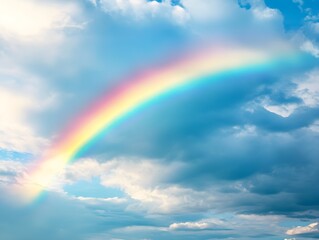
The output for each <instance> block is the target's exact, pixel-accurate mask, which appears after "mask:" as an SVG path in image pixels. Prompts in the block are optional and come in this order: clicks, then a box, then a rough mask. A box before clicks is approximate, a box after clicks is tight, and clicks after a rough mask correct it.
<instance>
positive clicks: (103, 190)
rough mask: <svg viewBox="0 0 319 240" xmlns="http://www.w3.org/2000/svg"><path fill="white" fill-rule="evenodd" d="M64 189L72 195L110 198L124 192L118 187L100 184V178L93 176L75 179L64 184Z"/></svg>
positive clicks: (121, 194)
mask: <svg viewBox="0 0 319 240" xmlns="http://www.w3.org/2000/svg"><path fill="white" fill-rule="evenodd" d="M63 189H64V191H66V192H67V193H68V194H69V195H72V196H81V197H93V198H112V197H124V196H125V194H124V193H123V192H122V191H121V190H120V189H118V188H112V187H106V186H103V185H101V184H100V178H98V177H94V178H92V179H91V180H87V181H84V180H82V181H77V182H75V183H72V184H68V185H65V186H64V188H63Z"/></svg>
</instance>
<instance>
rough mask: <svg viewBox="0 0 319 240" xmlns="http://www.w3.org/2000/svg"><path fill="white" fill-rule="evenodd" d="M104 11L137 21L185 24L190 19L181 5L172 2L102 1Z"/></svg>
mask: <svg viewBox="0 0 319 240" xmlns="http://www.w3.org/2000/svg"><path fill="white" fill-rule="evenodd" d="M98 3H99V4H97V1H96V2H93V4H94V5H95V6H97V5H100V6H101V8H102V9H103V11H105V12H106V13H108V14H111V15H114V14H120V15H124V16H130V17H131V18H133V19H135V20H147V19H149V18H163V19H168V20H170V21H173V22H176V23H179V24H184V23H185V22H186V21H187V19H188V17H189V16H188V13H187V12H186V11H185V9H184V8H183V7H181V6H180V5H172V4H171V2H170V1H168V0H164V1H145V0H120V1H118V0H100V1H98Z"/></svg>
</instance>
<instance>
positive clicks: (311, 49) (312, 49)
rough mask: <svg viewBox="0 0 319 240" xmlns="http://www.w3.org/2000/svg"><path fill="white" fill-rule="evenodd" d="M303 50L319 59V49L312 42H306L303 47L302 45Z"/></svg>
mask: <svg viewBox="0 0 319 240" xmlns="http://www.w3.org/2000/svg"><path fill="white" fill-rule="evenodd" d="M301 50H303V51H305V52H308V53H310V54H312V55H313V56H315V57H317V58H319V47H317V46H316V45H315V44H314V43H313V42H311V41H310V40H306V41H305V42H304V43H303V44H302V45H301Z"/></svg>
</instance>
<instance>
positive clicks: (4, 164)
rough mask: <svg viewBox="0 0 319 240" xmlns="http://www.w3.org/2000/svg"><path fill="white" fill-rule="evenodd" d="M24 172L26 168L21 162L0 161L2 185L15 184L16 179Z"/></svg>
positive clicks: (0, 180)
mask: <svg viewBox="0 0 319 240" xmlns="http://www.w3.org/2000/svg"><path fill="white" fill-rule="evenodd" d="M24 171H25V166H24V164H23V163H21V162H16V161H1V160H0V184H5V185H7V184H11V183H14V182H15V177H16V176H17V175H20V174H23V172H24Z"/></svg>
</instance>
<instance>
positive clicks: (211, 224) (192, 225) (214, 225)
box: [169, 219, 225, 230]
mask: <svg viewBox="0 0 319 240" xmlns="http://www.w3.org/2000/svg"><path fill="white" fill-rule="evenodd" d="M223 228H225V222H223V221H221V220H219V219H204V220H201V221H198V222H180V223H172V224H171V225H169V229H170V230H188V229H189V230H204V229H223Z"/></svg>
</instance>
